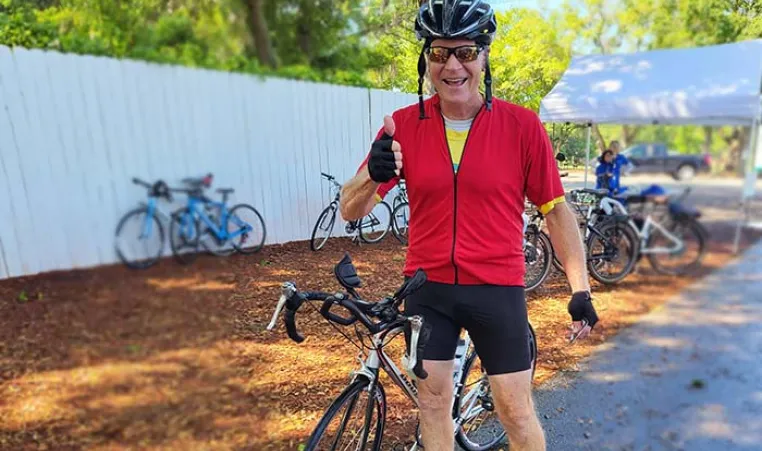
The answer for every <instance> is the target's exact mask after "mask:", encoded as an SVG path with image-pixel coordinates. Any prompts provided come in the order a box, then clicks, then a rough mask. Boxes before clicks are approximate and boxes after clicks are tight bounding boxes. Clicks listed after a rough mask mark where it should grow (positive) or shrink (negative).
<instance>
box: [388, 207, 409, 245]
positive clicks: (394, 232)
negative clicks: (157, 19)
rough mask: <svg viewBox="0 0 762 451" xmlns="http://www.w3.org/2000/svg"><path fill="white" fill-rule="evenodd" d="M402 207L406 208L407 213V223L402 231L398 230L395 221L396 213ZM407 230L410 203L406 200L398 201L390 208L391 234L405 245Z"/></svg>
mask: <svg viewBox="0 0 762 451" xmlns="http://www.w3.org/2000/svg"><path fill="white" fill-rule="evenodd" d="M403 208H407V209H408V213H407V221H408V223H407V227H405V232H404V233H403V232H402V231H401V230H400V228H399V226H398V224H397V221H396V218H397V215H398V214H399V213H400V210H402V209H403ZM409 230H410V204H408V203H407V202H401V203H398V204H397V206H396V207H395V208H394V209H393V210H392V235H394V237H395V238H397V241H399V242H400V243H402V244H404V245H407V243H408V239H407V234H408V232H409Z"/></svg>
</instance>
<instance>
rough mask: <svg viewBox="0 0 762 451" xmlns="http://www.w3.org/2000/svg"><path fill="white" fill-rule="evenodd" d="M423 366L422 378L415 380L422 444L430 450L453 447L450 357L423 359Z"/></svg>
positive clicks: (451, 366) (451, 370) (437, 450)
mask: <svg viewBox="0 0 762 451" xmlns="http://www.w3.org/2000/svg"><path fill="white" fill-rule="evenodd" d="M423 368H424V369H425V370H426V372H428V373H429V376H428V377H427V378H426V379H425V380H419V381H418V401H419V403H420V420H421V436H422V438H423V446H424V448H425V449H426V450H432V451H447V450H453V449H455V430H454V429H453V424H452V403H453V398H452V391H453V385H452V372H453V361H452V360H447V361H438V360H424V361H423Z"/></svg>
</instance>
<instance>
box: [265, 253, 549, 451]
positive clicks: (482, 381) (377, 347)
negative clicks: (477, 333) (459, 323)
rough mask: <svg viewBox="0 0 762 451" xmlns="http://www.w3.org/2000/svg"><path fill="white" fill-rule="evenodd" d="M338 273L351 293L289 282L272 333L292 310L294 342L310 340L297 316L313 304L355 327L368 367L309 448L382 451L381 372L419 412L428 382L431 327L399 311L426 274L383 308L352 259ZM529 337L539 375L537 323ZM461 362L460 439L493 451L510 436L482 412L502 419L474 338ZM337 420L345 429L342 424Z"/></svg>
mask: <svg viewBox="0 0 762 451" xmlns="http://www.w3.org/2000/svg"><path fill="white" fill-rule="evenodd" d="M334 274H335V276H336V279H337V281H338V282H339V284H340V285H341V286H342V287H343V288H344V289H345V290H346V292H338V293H328V292H319V291H299V290H298V289H297V287H296V285H295V284H294V283H293V282H286V283H284V284H283V285H282V287H281V296H280V299H279V300H278V304H277V306H276V308H275V312H274V313H273V316H272V319H271V321H270V324H268V326H267V329H268V330H272V329H273V328H274V327H275V324H276V321H277V319H278V316H279V314H280V312H281V310H282V309H283V307H285V308H286V313H285V316H284V322H285V325H286V330H287V333H288V336H289V337H290V338H291V339H292V340H293V341H295V342H296V343H301V342H302V341H303V340H304V337H302V335H300V334H299V332H298V330H297V327H296V319H295V318H296V313H297V311H298V310H299V308H300V307H301V306H302V305H303V304H304V303H307V302H311V301H320V302H322V306H321V308H320V314H321V315H322V316H323V317H324V318H325V319H326V320H328V321H329V322H330V323H331V324H332V325H335V324H338V325H342V326H352V325H354V326H355V332H356V334H357V336H358V338H359V339H360V343H361V344H360V345H358V344H357V343H354V341H352V340H351V339H350V338H349V337H348V336H347V335H346V334H344V332H343V331H341V329H338V327H337V329H338V330H339V331H340V332H341V333H342V334H343V335H344V336H345V337H346V338H347V339H348V340H350V341H352V342H353V343H354V344H355V346H357V347H358V349H360V351H361V354H360V357H359V360H360V367H359V368H358V369H357V370H356V371H354V372H353V373H352V378H351V380H350V382H349V385H348V386H347V387H346V388H345V389H344V391H343V392H342V393H341V394H340V395H339V396H338V397H337V398H336V399H335V400H334V401H333V403H331V405H330V406H329V407H328V409H327V410H326V411H325V413H324V415H323V417H322V418H321V419H320V421H319V422H318V424H317V427H316V428H315V429H314V431H313V432H312V434H311V435H310V437H309V440H308V441H307V444H306V448H305V450H306V451H313V450H318V449H357V450H364V449H366V445H368V444H372V445H371V449H373V450H379V449H381V445H382V442H383V438H384V427H385V425H386V394H385V393H386V391H385V388H384V386H383V384H382V382H381V379H380V378H379V372H380V371H379V370H380V369H381V370H383V371H384V372H385V373H386V374H387V375H388V376H389V378H390V379H391V381H392V382H393V383H394V384H395V385H397V386H398V387H399V388H400V389H401V390H402V392H403V393H404V394H405V395H406V396H407V398H408V399H409V400H410V401H411V403H412V405H413V406H414V407H418V390H417V384H416V382H417V379H418V378H420V379H426V377H428V374H427V373H426V371H425V370H424V369H423V364H422V361H421V360H420V358H419V356H420V355H421V353H422V350H423V349H424V347H425V345H426V342H427V340H428V337H429V333H430V327H429V326H428V325H427V323H425V322H424V320H423V318H422V317H421V316H417V315H416V316H406V315H404V314H402V313H400V311H399V307H400V304H401V303H402V302H403V301H404V300H405V298H406V297H408V296H409V295H410V294H412V293H414V292H415V291H416V290H418V289H419V288H420V287H421V286H422V285H423V284H424V283H425V282H426V274H425V273H424V272H423V271H422V270H420V269H419V270H418V271H417V272H416V273H415V274H414V275H413V277H411V278H409V279H407V280H406V281H405V282H404V283H403V284H402V285H401V286H400V288H399V289H398V290H397V292H396V293H394V295H393V296H391V297H386V298H384V299H382V300H380V301H378V302H368V301H365V300H363V299H362V298H361V297H360V296H359V294H358V293H357V291H356V290H357V288H359V287H360V286H361V280H360V278H359V276H358V275H357V271H356V269H355V267H354V265H353V264H352V260H351V258H350V256H349V254H345V255H344V257H343V258H342V259H341V260H340V261H339V263H338V264H336V266H335V267H334ZM334 306H339V307H342V308H343V309H344V310H342V311H347V312H349V315H348V316H341V315H338V314H336V313H334V312H332V311H331V309H332V308H333V307H334ZM358 322H359V324H358ZM360 326H362V327H360ZM334 327H335V326H334ZM403 333H404V334H405V335H406V336H408V337H410V340H409V342H408V343H409V346H406V352H405V355H404V356H403V358H402V366H403V368H404V372H403V371H401V370H399V369H398V368H397V366H396V365H395V364H394V362H393V361H392V359H391V358H390V357H389V355H388V354H387V353H386V352H385V351H384V348H385V347H387V346H388V345H389V343H390V342H392V340H393V339H394V338H396V337H397V336H399V335H400V334H403ZM527 333H528V334H529V336H530V352H531V356H532V375H534V368H535V365H536V357H537V345H536V337H535V333H534V330H533V329H532V327H531V325H529V327H528V331H527ZM456 357H457V358H456V361H455V368H454V371H453V381H454V403H453V409H452V412H453V424H454V426H455V440H456V441H457V442H458V444H459V445H460V446H461V447H463V448H465V449H466V450H469V451H476V450H486V449H491V448H492V447H494V446H495V445H497V444H498V443H501V442H502V441H503V440H504V439H505V431H504V430H503V429H502V427H497V428H494V427H492V426H494V425H495V424H498V425H499V421H498V419H497V418H493V419H491V420H490V419H489V418H487V419H485V418H482V414H486V415H485V416H487V417H489V416H490V415H493V414H496V412H495V403H494V400H493V399H492V395H491V391H490V387H489V380H488V378H487V375H486V373H485V372H484V371H483V370H481V369H479V368H477V367H476V366H475V363H477V362H476V357H477V355H476V353H475V352H474V350H473V347H472V346H471V345H470V338H469V337H468V335H467V334H466V336H465V338H464V339H463V340H462V341H461V343H460V346H459V347H458V351H456ZM361 398H362V399H361ZM355 413H359V415H360V418H359V419H358V420H359V421H358V423H359V424H357V426H352V425H354V424H355V422H354V421H353V420H352V415H353V414H355ZM334 421H336V422H337V423H338V424H335V425H334V424H333V422H334ZM496 422H497V423H496ZM482 426H489V427H482ZM472 428H473V429H472ZM416 435H418V434H416ZM412 442H413V444H412V446H411V447H410V448H408V449H409V450H410V451H415V450H420V449H422V448H421V445H420V437H416V438H415V439H414V440H413V441H412Z"/></svg>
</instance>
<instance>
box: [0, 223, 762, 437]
mask: <svg viewBox="0 0 762 451" xmlns="http://www.w3.org/2000/svg"><path fill="white" fill-rule="evenodd" d="M732 232H733V230H732V227H731V226H725V227H721V226H717V225H714V226H713V227H712V233H713V240H712V242H711V250H710V253H709V255H708V256H707V258H706V260H705V265H704V268H703V269H702V270H701V271H700V272H698V273H696V274H694V275H693V276H691V277H683V278H674V277H665V276H659V275H656V274H655V273H654V272H653V271H652V270H651V268H650V267H649V266H648V263H647V262H645V261H644V262H643V264H642V265H641V268H640V269H639V271H638V273H637V274H633V275H632V276H630V277H629V278H627V279H626V280H625V281H623V282H622V283H620V284H619V285H617V286H615V287H601V286H598V285H597V284H594V286H593V287H594V295H595V301H596V304H597V308H598V312H599V314H600V316H601V318H602V321H601V323H600V325H599V327H596V333H595V334H594V335H593V336H592V338H591V339H589V340H587V341H583V342H579V343H577V344H575V345H574V346H569V345H567V344H566V342H565V340H566V337H567V326H568V315H567V313H566V302H567V300H568V293H569V288H568V285H567V284H566V283H565V281H564V279H563V278H562V277H561V276H558V275H554V276H551V278H550V279H549V280H548V281H547V282H546V283H545V285H543V286H542V287H540V288H539V289H538V290H537V291H536V292H534V293H531V294H530V295H529V297H528V302H529V311H530V319H531V322H532V324H533V325H534V327H535V329H536V331H537V334H538V336H539V346H540V355H539V367H538V370H537V379H536V380H537V383H541V382H542V381H544V380H547V378H549V377H550V376H551V375H553V374H554V372H557V371H559V370H570V371H573V370H574V366H575V362H577V361H578V360H579V359H580V358H581V357H583V356H585V355H587V354H589V353H590V351H591V350H592V349H593V348H594V347H595V346H596V345H599V344H601V343H603V342H604V341H606V339H607V338H609V337H611V336H612V335H614V334H615V333H616V332H617V331H618V330H620V329H621V328H623V327H626V326H627V325H629V324H631V323H633V322H634V321H636V320H637V319H638V318H639V317H640V316H641V315H643V314H645V313H647V312H649V311H650V310H652V309H654V308H657V307H658V306H659V305H661V304H662V303H663V302H664V301H665V300H667V299H668V298H669V297H671V296H673V295H674V294H675V293H676V292H678V291H679V290H680V289H681V288H683V287H684V286H685V285H686V284H689V283H690V282H692V281H694V280H695V279H697V278H699V277H701V276H702V275H704V274H706V273H707V272H709V271H712V270H714V269H716V268H718V267H720V266H722V265H723V264H725V263H726V262H727V261H728V260H729V259H730V258H732V255H731V239H732ZM751 238H752V239H747V240H745V241H744V246H746V245H748V244H749V243H750V242H751V241H753V240H754V239H756V238H759V236H753V237H751ZM345 250H349V251H350V253H351V256H352V258H353V260H354V262H355V264H356V266H357V269H358V271H359V273H360V276H361V277H362V279H363V282H364V286H365V287H367V288H364V289H362V291H361V293H362V294H364V295H365V296H367V297H369V298H376V297H379V296H382V295H386V294H390V293H392V292H393V291H394V290H395V289H396V288H397V287H398V285H399V283H400V282H401V278H400V277H399V273H400V270H401V268H402V265H403V262H404V255H405V248H404V247H402V246H401V245H400V244H398V243H397V242H396V241H395V240H394V239H393V238H392V237H389V238H387V240H385V241H384V242H383V243H381V244H379V245H372V246H368V245H366V246H362V247H356V246H354V245H352V244H351V243H350V242H349V241H347V240H344V239H338V240H335V241H333V242H331V243H329V245H328V246H327V248H326V249H324V250H322V251H321V252H318V253H314V252H311V251H309V247H308V244H307V243H306V242H297V243H287V244H285V245H277V246H270V247H268V248H266V249H265V250H263V252H261V253H260V254H256V255H253V256H233V257H230V258H227V259H220V258H214V257H203V258H200V259H199V260H198V261H196V262H195V263H194V264H193V265H191V266H179V265H177V264H175V263H174V262H173V261H172V260H165V261H162V262H161V263H160V264H159V265H158V266H156V267H154V268H151V269H149V270H146V271H132V270H129V269H126V268H124V267H122V266H118V265H115V266H110V267H102V268H97V269H93V270H82V271H69V272H58V273H50V274H44V275H39V276H35V277H24V278H18V279H12V280H6V281H2V282H0V448H2V449H13V450H20V449H52V450H62V449H81V448H87V449H95V450H99V449H127V448H130V449H134V448H140V449H146V448H151V449H178V450H186V449H194V450H198V449H215V450H217V449H252V450H286V449H289V450H291V449H297V447H298V445H299V444H300V443H302V442H304V440H305V438H306V437H307V436H308V435H309V433H310V431H311V428H312V427H314V425H315V423H316V422H317V421H318V419H319V418H320V415H321V414H322V412H323V411H324V409H325V408H326V407H327V406H328V405H329V403H330V402H331V400H332V399H333V398H334V397H335V396H336V395H337V394H338V393H339V392H340V391H341V389H342V388H343V387H344V386H345V385H346V383H347V381H348V379H349V375H350V372H351V371H352V370H354V369H355V368H356V367H357V363H358V362H357V358H356V357H357V354H358V351H357V349H356V348H354V347H353V346H352V345H351V344H349V343H348V342H347V341H346V339H345V338H344V337H343V336H341V335H340V334H339V333H338V332H337V331H336V330H335V329H333V328H332V327H331V326H329V325H328V324H327V323H326V322H325V320H323V319H322V317H320V316H319V314H317V312H315V311H311V310H310V309H304V312H303V313H302V315H301V316H300V317H298V324H299V327H300V330H301V332H302V333H303V334H304V335H305V336H306V337H307V340H306V341H305V342H304V343H302V344H299V345H297V344H295V343H293V342H291V341H290V340H289V339H288V337H287V336H286V333H285V328H284V327H283V324H282V322H279V324H278V327H277V328H276V329H275V330H273V331H267V330H265V327H266V325H267V323H268V322H269V321H270V317H271V315H272V312H273V309H274V307H275V304H276V302H277V300H278V295H279V287H280V284H281V283H282V282H283V281H285V280H294V281H296V282H297V284H298V286H299V287H300V288H302V289H309V288H312V289H324V290H331V289H338V288H339V286H338V284H337V283H336V282H335V280H334V278H333V274H332V269H333V265H334V264H335V263H336V262H337V261H338V260H339V259H340V258H341V256H342V255H343V253H344V251H345ZM351 331H352V329H351V328H349V330H348V331H347V332H351ZM398 349H399V348H398ZM397 357H399V354H398V355H397ZM387 396H388V404H389V410H388V423H387V424H388V431H387V434H388V437H389V439H388V441H387V442H388V443H389V444H390V445H391V444H393V443H394V442H395V441H407V440H408V438H409V437H411V436H412V431H413V428H414V426H415V412H413V411H411V409H410V407H409V403H408V402H406V400H405V399H404V398H403V397H402V395H401V393H400V391H399V390H398V389H396V388H393V387H391V386H390V385H387Z"/></svg>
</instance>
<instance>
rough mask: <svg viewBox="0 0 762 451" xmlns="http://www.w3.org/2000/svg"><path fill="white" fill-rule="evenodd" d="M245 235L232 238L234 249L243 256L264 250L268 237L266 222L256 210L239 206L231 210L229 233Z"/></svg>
mask: <svg viewBox="0 0 762 451" xmlns="http://www.w3.org/2000/svg"><path fill="white" fill-rule="evenodd" d="M241 230H244V232H243V233H241V234H239V235H236V236H234V237H232V238H231V240H232V241H233V247H235V249H236V250H237V251H238V252H240V253H242V254H254V253H256V252H259V251H261V250H262V247H263V246H264V244H265V238H266V237H267V229H266V228H265V220H264V219H262V215H260V214H259V212H258V211H257V209H256V208H254V207H252V206H251V205H248V204H238V205H236V206H234V207H233V208H232V209H230V215H228V233H237V232H239V231H241Z"/></svg>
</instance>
